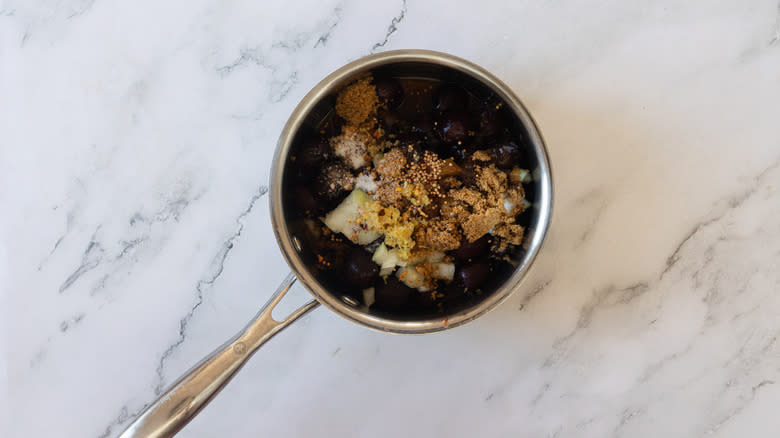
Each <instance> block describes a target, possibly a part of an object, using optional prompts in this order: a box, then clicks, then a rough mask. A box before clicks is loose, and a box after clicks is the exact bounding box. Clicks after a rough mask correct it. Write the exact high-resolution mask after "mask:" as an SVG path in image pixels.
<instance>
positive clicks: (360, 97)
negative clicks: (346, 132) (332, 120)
mask: <svg viewBox="0 0 780 438" xmlns="http://www.w3.org/2000/svg"><path fill="white" fill-rule="evenodd" d="M372 80H373V78H372V77H371V76H370V75H369V76H364V77H362V78H360V79H358V80H356V81H355V82H353V83H351V84H349V85H348V86H346V87H345V88H344V89H343V90H341V92H340V93H339V94H338V96H337V97H336V114H338V115H339V116H341V118H343V119H344V120H346V121H347V123H348V124H350V125H353V126H358V125H360V124H362V123H363V122H365V121H367V120H368V118H369V117H370V116H371V115H374V114H376V109H377V107H378V106H379V97H377V95H376V88H375V87H374V85H373V84H372Z"/></svg>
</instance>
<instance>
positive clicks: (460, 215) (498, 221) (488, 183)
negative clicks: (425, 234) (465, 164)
mask: <svg viewBox="0 0 780 438" xmlns="http://www.w3.org/2000/svg"><path fill="white" fill-rule="evenodd" d="M450 197H451V199H450V202H449V203H448V204H447V205H446V207H445V208H443V210H444V211H443V214H444V215H445V216H448V217H450V218H454V219H456V220H457V221H458V222H459V223H460V224H461V228H462V229H463V233H464V235H465V236H466V239H468V241H470V242H473V241H475V240H477V239H479V238H480V237H482V236H484V235H485V234H487V233H489V232H491V231H492V233H493V235H494V236H496V237H498V238H499V240H500V242H499V245H498V250H499V251H503V250H504V249H505V248H506V245H507V244H510V243H511V244H512V245H519V244H520V243H521V242H522V240H523V233H524V229H523V227H522V226H520V225H517V224H515V216H516V215H517V214H519V213H522V212H523V210H524V209H525V205H524V204H523V202H522V201H523V199H524V198H525V192H524V191H523V186H522V185H513V186H509V184H508V183H507V175H506V173H504V172H502V171H501V170H499V169H498V168H496V166H494V165H492V164H491V165H489V166H485V167H478V168H477V178H476V187H466V188H460V189H454V190H451V191H450Z"/></svg>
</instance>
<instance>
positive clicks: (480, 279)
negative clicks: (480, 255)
mask: <svg viewBox="0 0 780 438" xmlns="http://www.w3.org/2000/svg"><path fill="white" fill-rule="evenodd" d="M489 274H490V265H488V264H487V263H486V262H474V263H469V264H466V265H463V266H461V267H459V268H458V269H457V270H456V271H455V278H456V279H457V280H458V282H460V283H461V284H462V285H463V287H465V288H467V289H472V290H473V289H478V288H479V287H480V286H482V284H484V283H485V281H486V280H487V279H488V275H489Z"/></svg>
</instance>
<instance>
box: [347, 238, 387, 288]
mask: <svg viewBox="0 0 780 438" xmlns="http://www.w3.org/2000/svg"><path fill="white" fill-rule="evenodd" d="M377 275H379V265H377V264H376V263H374V262H373V261H372V260H371V254H369V253H368V252H367V251H366V250H364V249H362V248H355V249H353V250H352V251H351V252H350V254H349V258H348V259H347V261H346V263H345V265H344V277H345V279H346V280H347V281H348V282H349V283H351V284H352V285H354V286H356V287H358V288H359V289H365V288H367V287H370V286H371V285H372V284H373V283H374V280H375V279H376V277H377Z"/></svg>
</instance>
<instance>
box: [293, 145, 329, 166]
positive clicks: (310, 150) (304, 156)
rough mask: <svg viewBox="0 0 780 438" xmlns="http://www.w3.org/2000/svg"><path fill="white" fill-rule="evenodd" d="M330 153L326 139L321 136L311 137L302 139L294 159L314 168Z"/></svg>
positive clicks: (302, 164)
mask: <svg viewBox="0 0 780 438" xmlns="http://www.w3.org/2000/svg"><path fill="white" fill-rule="evenodd" d="M329 154H330V145H329V144H328V141H327V140H325V139H324V138H321V137H312V138H309V139H307V140H305V141H304V143H303V145H302V146H301V151H300V152H299V153H298V154H296V159H297V161H298V163H300V165H301V166H303V167H305V168H307V169H316V168H318V167H319V166H320V165H322V163H324V162H325V161H326V160H327V159H328V156H329Z"/></svg>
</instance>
